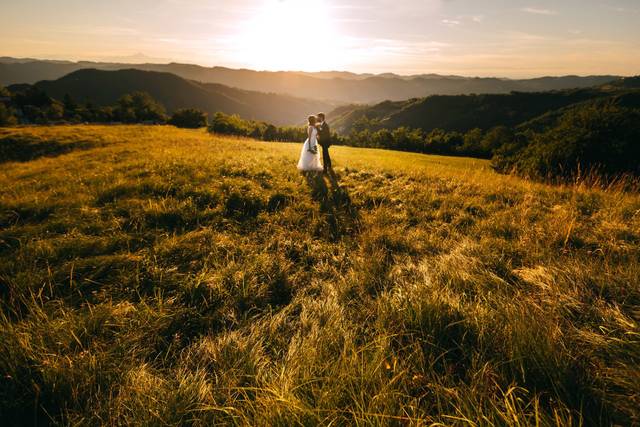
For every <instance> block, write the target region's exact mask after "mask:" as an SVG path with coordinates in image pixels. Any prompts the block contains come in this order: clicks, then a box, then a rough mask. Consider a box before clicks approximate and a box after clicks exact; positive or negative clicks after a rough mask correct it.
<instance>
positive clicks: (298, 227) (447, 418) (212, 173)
mask: <svg viewBox="0 0 640 427" xmlns="http://www.w3.org/2000/svg"><path fill="white" fill-rule="evenodd" d="M332 152H333V156H334V165H335V166H336V175H335V176H333V177H328V176H327V177H317V176H309V177H303V176H302V175H300V173H299V172H298V171H297V170H296V168H295V164H296V162H297V157H298V155H299V154H300V144H282V143H264V142H257V141H253V140H248V139H235V138H226V137H220V136H215V135H210V134H208V133H206V132H205V131H204V130H199V131H190V130H178V129H176V128H173V127H168V126H166V127H165V126H102V127H101V126H59V127H22V128H12V129H8V128H4V129H0V304H1V310H0V353H1V354H2V357H0V377H1V378H2V380H1V381H0V420H6V421H9V422H8V423H7V424H4V423H3V425H20V424H28V425H33V424H43V425H45V424H52V423H53V424H55V423H59V424H65V425H67V424H68V425H85V424H87V425H123V424H131V425H182V424H187V425H189V424H192V425H217V424H237V425H265V426H266V425H282V426H290V425H330V424H331V425H345V424H357V425H363V424H373V425H432V424H434V423H435V424H437V425H472V426H476V425H514V426H516V425H517V426H524V425H566V426H569V425H580V424H583V425H610V424H619V425H634V424H638V423H640V410H639V409H638V408H640V374H639V371H638V364H639V363H640V328H639V322H640V287H639V285H640V196H639V195H638V194H637V193H635V194H634V193H623V192H621V191H619V190H617V189H615V188H609V189H607V190H602V189H589V188H586V187H584V186H582V185H580V183H578V184H576V185H573V186H563V187H552V186H547V185H543V184H537V183H532V182H529V181H526V180H522V179H519V178H516V177H511V176H505V175H498V174H496V173H494V172H493V171H492V170H491V169H490V168H489V167H488V163H487V162H484V161H481V160H472V159H465V158H449V157H438V156H425V155H419V154H409V153H399V152H393V151H382V150H369V149H357V148H346V147H333V148H332Z"/></svg>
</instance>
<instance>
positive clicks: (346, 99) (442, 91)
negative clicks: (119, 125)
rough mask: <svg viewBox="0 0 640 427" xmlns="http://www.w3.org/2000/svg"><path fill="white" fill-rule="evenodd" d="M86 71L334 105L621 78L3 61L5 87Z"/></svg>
mask: <svg viewBox="0 0 640 427" xmlns="http://www.w3.org/2000/svg"><path fill="white" fill-rule="evenodd" d="M81 69H98V70H107V71H113V70H122V69H137V70H143V71H156V72H164V73H172V74H175V75H177V76H179V77H182V78H183V79H187V80H193V81H197V82H202V83H217V84H222V85H226V86H230V87H235V88H239V89H244V90H251V91H259V92H266V93H278V94H285V95H290V96H295V97H298V98H304V99H323V100H329V101H331V102H332V103H342V104H344V103H377V102H380V101H384V100H390V101H404V100H407V99H410V98H420V97H425V96H429V95H463V94H473V93H487V94H505V93H510V92H512V91H520V92H539V91H549V90H561V89H572V88H585V87H591V86H596V85H601V84H605V83H607V82H611V81H614V80H616V79H618V78H619V77H617V76H587V77H579V76H563V77H541V78H535V79H524V80H511V79H504V78H479V77H460V76H441V75H437V74H422V75H413V76H399V75H396V74H391V73H386V74H379V75H373V74H355V73H349V72H339V71H329V72H318V73H307V72H295V71H283V72H269V71H253V70H246V69H230V68H224V67H202V66H199V65H190V64H177V63H171V64H122V63H101V62H71V61H48V60H35V59H16V58H8V57H4V58H0V85H4V86H8V85H11V84H16V83H29V84H33V83H36V82H39V81H41V80H55V79H59V78H61V77H63V76H65V75H67V74H69V73H72V72H74V71H78V70H81Z"/></svg>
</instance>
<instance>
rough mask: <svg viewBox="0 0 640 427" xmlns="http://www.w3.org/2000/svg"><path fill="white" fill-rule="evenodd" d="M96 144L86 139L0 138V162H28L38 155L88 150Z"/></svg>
mask: <svg viewBox="0 0 640 427" xmlns="http://www.w3.org/2000/svg"><path fill="white" fill-rule="evenodd" d="M96 145H97V144H94V143H92V142H87V141H78V142H73V143H61V142H58V141H55V140H34V139H29V138H15V137H10V138H1V139H0V164H2V163H7V162H29V161H31V160H36V159H39V158H40V157H57V156H61V155H63V154H67V153H70V152H72V151H75V150H89V149H91V148H94V147H96Z"/></svg>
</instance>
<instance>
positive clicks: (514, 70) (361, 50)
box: [0, 0, 640, 77]
mask: <svg viewBox="0 0 640 427" xmlns="http://www.w3.org/2000/svg"><path fill="white" fill-rule="evenodd" d="M639 23H640V0H555V1H551V0H344V1H342V0H315V1H311V0H110V1H104V0H102V1H99V0H57V1H54V0H0V40H1V43H0V55H7V56H17V57H38V58H53V59H74V60H79V59H91V60H118V61H122V60H128V61H127V62H140V60H141V59H144V60H147V61H149V62H158V61H162V62H167V61H179V62H189V63H199V64H203V65H224V66H230V67H247V68H255V69H271V70H273V69H296V70H321V69H322V70H329V69H340V70H351V71H358V72H376V73H378V72H387V71H391V72H397V73H403V74H410V73H429V72H434V73H445V74H464V75H481V76H487V75H499V76H510V77H520V76H536V75H558V74H605V73H606V74H609V73H611V74H622V75H632V74H640V24H639ZM139 53H141V54H143V55H145V56H146V57H147V58H141V57H139V56H138V54H139Z"/></svg>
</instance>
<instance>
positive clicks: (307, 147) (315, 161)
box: [298, 116, 322, 172]
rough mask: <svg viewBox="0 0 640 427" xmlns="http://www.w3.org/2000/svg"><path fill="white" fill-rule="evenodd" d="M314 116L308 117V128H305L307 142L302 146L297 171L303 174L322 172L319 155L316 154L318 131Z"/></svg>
mask: <svg viewBox="0 0 640 427" xmlns="http://www.w3.org/2000/svg"><path fill="white" fill-rule="evenodd" d="M316 120H317V119H316V116H309V126H308V127H307V140H306V141H305V142H304V145H303V146H302V152H301V153H300V161H299V162H298V169H299V170H301V171H303V172H308V171H314V172H321V171H322V163H320V155H319V154H318V129H316Z"/></svg>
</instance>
